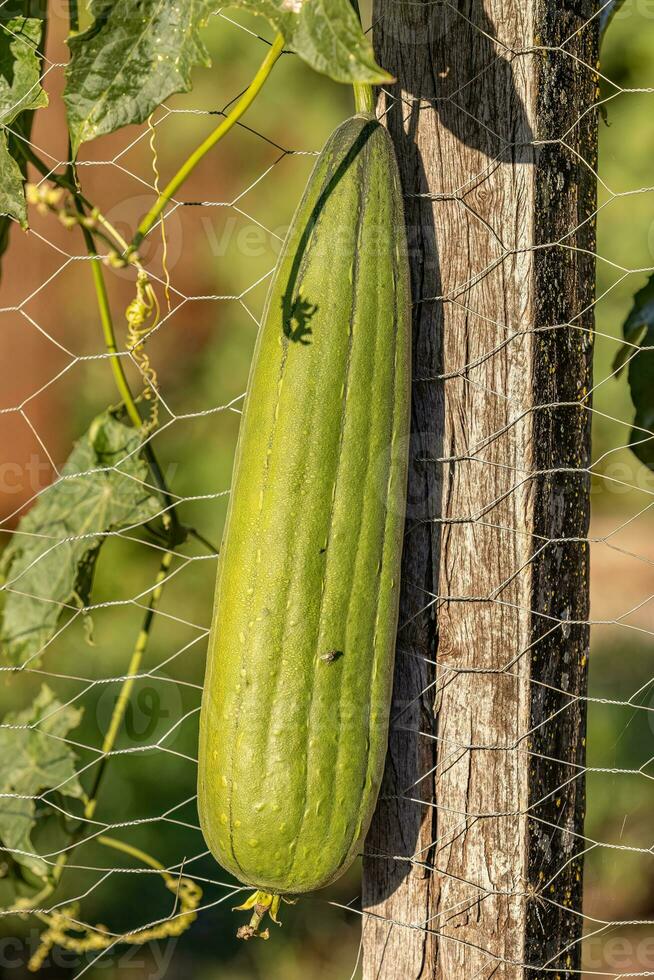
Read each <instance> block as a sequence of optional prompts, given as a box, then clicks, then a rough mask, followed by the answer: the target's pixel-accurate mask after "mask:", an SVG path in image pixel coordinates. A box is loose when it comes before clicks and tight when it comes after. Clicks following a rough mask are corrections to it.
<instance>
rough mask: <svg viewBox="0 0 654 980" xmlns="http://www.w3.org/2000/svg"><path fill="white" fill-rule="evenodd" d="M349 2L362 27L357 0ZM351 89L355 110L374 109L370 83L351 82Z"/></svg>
mask: <svg viewBox="0 0 654 980" xmlns="http://www.w3.org/2000/svg"><path fill="white" fill-rule="evenodd" d="M350 3H351V4H352V6H353V7H354V12H355V14H356V15H357V17H358V18H359V23H360V24H361V26H362V28H363V24H362V22H361V10H360V8H359V0H350ZM352 89H353V91H354V107H355V109H356V111H357V112H374V111H375V98H374V95H373V91H372V85H368V84H367V83H366V82H353V83H352Z"/></svg>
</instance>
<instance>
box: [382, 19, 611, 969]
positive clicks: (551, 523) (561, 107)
mask: <svg viewBox="0 0 654 980" xmlns="http://www.w3.org/2000/svg"><path fill="white" fill-rule="evenodd" d="M594 13H595V4H593V3H591V2H590V0H580V2H577V3H574V4H573V3H572V2H571V0H564V2H562V3H556V4H555V3H554V2H553V0H527V2H526V3H524V4H515V3H509V2H508V0H484V3H483V4H482V3H479V4H473V3H471V2H470V0H465V2H457V0H453V2H443V3H430V2H422V3H420V2H418V3H416V2H411V3H403V2H402V0H399V2H397V3H388V2H387V0H377V3H376V10H375V18H374V20H375V32H376V33H375V45H376V48H377V53H378V57H379V60H380V62H381V63H382V64H383V65H384V67H386V68H387V69H388V70H389V71H391V72H393V73H394V74H395V75H396V76H397V78H398V84H397V85H395V86H394V87H393V88H392V89H390V90H389V93H386V94H382V96H381V99H380V108H381V110H382V111H383V112H384V113H385V119H386V121H387V123H388V126H389V129H390V131H391V133H392V135H393V138H394V140H395V142H396V145H397V149H398V156H399V160H400V168H401V171H402V177H403V182H404V189H405V193H406V201H407V224H408V231H409V239H410V244H411V250H412V254H411V258H412V270H413V289H414V300H415V302H416V307H415V317H414V406H413V425H414V439H413V443H412V456H413V465H412V471H411V477H410V487H409V506H408V519H407V534H406V542H405V557H404V566H403V585H402V608H401V614H400V630H399V635H398V657H397V668H396V679H395V695H394V706H393V721H392V725H393V730H392V734H391V741H390V747H389V756H388V762H387V771H386V776H385V780H384V785H383V787H382V792H381V798H380V803H379V806H378V810H377V814H376V816H375V820H374V822H373V826H372V828H371V831H370V834H369V836H368V840H367V842H366V854H365V857H364V892H363V905H364V912H365V913H366V915H365V918H364V977H365V980H373V978H374V980H400V978H401V980H423V978H432V977H433V978H436V977H438V978H439V980H468V978H470V980H472V978H473V977H477V978H489V977H491V976H493V977H496V978H499V977H502V978H506V980H509V978H510V980H514V978H515V980H518V978H529V980H536V978H537V977H542V976H543V975H549V974H550V971H552V975H555V974H558V975H559V976H560V977H562V978H563V977H566V978H568V977H570V978H572V977H573V976H575V975H576V974H577V972H578V971H579V968H580V947H581V943H580V936H581V926H582V917H581V883H582V867H581V864H582V862H581V852H582V851H583V849H584V840H583V807H584V770H583V765H584V741H583V733H584V724H585V718H584V710H583V709H584V702H583V700H581V701H580V700H579V697H580V696H582V697H583V695H584V693H585V683H586V662H587V650H588V625H587V620H588V575H587V543H586V541H585V540H584V539H585V538H586V537H587V530H588V516H589V478H588V466H589V461H590V455H589V454H590V411H589V408H590V405H589V403H588V392H589V391H590V389H591V386H592V380H591V356H592V326H593V316H592V309H593V301H594V254H593V253H594V250H595V242H594V221H593V215H594V211H595V177H594V170H595V155H596V126H597V116H596V112H595V111H594V110H593V105H594V101H595V98H596V81H597V80H596V76H595V69H596V63H597V44H598V23H597V19H594V20H591V18H592V17H593V14H594ZM586 250H587V251H586ZM579 539H581V540H579ZM543 971H546V973H545V974H544V973H543Z"/></svg>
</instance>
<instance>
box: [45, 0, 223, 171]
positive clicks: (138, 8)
mask: <svg viewBox="0 0 654 980" xmlns="http://www.w3.org/2000/svg"><path fill="white" fill-rule="evenodd" d="M218 6H219V5H218V4H217V3H216V2H215V0H182V2H175V3H173V2H171V0H94V2H93V3H92V4H91V13H92V14H93V16H94V18H95V20H94V22H93V24H92V25H91V27H90V28H89V29H88V30H87V31H84V32H83V33H82V34H76V35H73V36H72V37H71V38H70V39H69V41H68V44H69V46H70V51H71V60H70V64H69V66H68V68H67V70H66V76H67V78H66V90H65V93H64V101H65V103H66V106H67V109H68V125H69V128H70V133H71V139H72V145H73V152H74V153H75V154H77V151H78V150H79V147H80V146H81V144H82V143H84V142H86V141H87V140H91V139H94V138H95V137H96V136H102V135H105V134H107V133H113V132H114V131H115V130H117V129H120V127H121V126H127V125H130V124H131V123H141V122H143V121H144V120H145V119H147V117H148V116H149V115H150V113H151V112H152V111H153V110H154V109H156V107H157V106H158V105H160V104H161V103H162V102H164V101H165V100H166V99H167V98H168V97H169V96H171V95H173V94H174V93H175V92H187V91H188V90H189V89H190V88H191V69H192V68H193V67H195V66H196V65H202V66H204V67H208V66H209V65H210V60H209V55H208V52H207V50H206V48H205V46H204V44H203V43H202V41H201V39H200V28H201V27H203V26H204V25H205V24H206V21H207V18H208V17H209V15H210V14H211V13H212V12H213V11H215V10H216V9H217V8H218Z"/></svg>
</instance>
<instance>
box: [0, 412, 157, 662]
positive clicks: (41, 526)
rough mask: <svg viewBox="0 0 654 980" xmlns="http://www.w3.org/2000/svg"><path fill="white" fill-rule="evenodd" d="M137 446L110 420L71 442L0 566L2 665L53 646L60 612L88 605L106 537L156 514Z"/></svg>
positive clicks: (132, 435) (134, 437) (135, 436)
mask: <svg viewBox="0 0 654 980" xmlns="http://www.w3.org/2000/svg"><path fill="white" fill-rule="evenodd" d="M139 445H140V436H139V433H138V432H137V431H136V430H135V429H133V428H130V427H128V426H126V425H123V423H122V422H120V421H119V420H118V419H117V418H116V417H115V416H114V415H112V414H110V413H105V414H103V415H101V416H99V417H98V418H97V419H96V420H95V422H94V423H93V425H92V426H91V428H90V429H89V431H88V432H87V433H86V435H84V436H83V437H82V439H80V440H79V442H78V443H76V445H75V447H74V449H73V452H72V454H71V456H70V457H69V459H68V461H67V463H66V465H65V466H64V469H63V470H62V477H61V479H59V480H57V481H56V482H55V483H53V484H52V486H50V487H48V489H47V490H44V491H43V492H42V494H41V495H40V497H39V499H38V501H37V502H36V504H35V506H34V507H33V508H32V509H31V510H30V511H29V512H28V514H27V515H26V516H25V517H24V518H23V519H22V520H21V521H20V523H19V525H18V528H17V530H16V532H15V534H14V536H13V538H12V540H11V543H10V544H9V545H8V547H7V549H6V551H5V553H4V554H3V556H2V564H1V566H0V570H1V571H2V575H3V578H4V580H5V584H4V585H3V590H4V593H5V603H4V611H3V616H2V628H1V630H0V643H1V652H2V656H3V658H4V659H5V661H6V662H8V663H10V664H15V665H19V664H22V663H24V662H25V661H26V660H30V664H31V665H32V666H34V664H35V662H36V660H35V659H31V658H35V657H36V655H38V654H40V653H41V652H42V651H43V648H44V647H45V645H46V644H47V643H48V641H49V640H50V639H52V637H53V636H54V634H55V633H56V631H57V626H58V623H59V619H60V617H61V614H62V612H64V609H65V608H68V609H70V608H71V607H72V608H75V607H79V606H80V605H84V604H86V603H87V602H88V599H89V594H90V590H91V584H92V580H93V572H94V568H95V563H96V560H97V557H98V552H99V550H100V547H101V545H102V543H103V541H104V540H105V539H104V535H105V534H106V533H107V532H108V531H118V530H121V529H123V528H126V527H131V526H134V525H140V524H142V523H144V522H145V521H147V520H150V519H151V518H152V517H154V516H155V514H157V513H158V512H159V510H160V509H161V503H160V501H159V500H158V499H157V497H156V496H154V495H153V493H152V491H151V490H150V489H148V487H146V486H144V481H146V480H147V478H148V467H147V464H146V463H145V461H144V460H143V458H142V456H141V454H140V453H139V451H138V450H139ZM114 467H115V468H114ZM93 471H95V472H93Z"/></svg>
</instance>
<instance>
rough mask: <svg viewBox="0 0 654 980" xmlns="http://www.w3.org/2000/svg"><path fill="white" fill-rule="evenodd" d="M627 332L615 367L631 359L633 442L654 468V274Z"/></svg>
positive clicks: (626, 326) (638, 296)
mask: <svg viewBox="0 0 654 980" xmlns="http://www.w3.org/2000/svg"><path fill="white" fill-rule="evenodd" d="M623 332H624V338H625V341H626V343H625V344H624V345H623V347H622V348H621V349H620V351H619V352H618V355H617V357H616V359H615V362H614V365H613V367H614V370H616V371H619V370H621V369H622V367H624V365H625V364H626V363H627V361H628V362H629V387H630V388H631V398H632V401H633V403H634V406H635V409H636V417H635V419H634V428H633V430H632V433H631V439H630V445H631V448H632V450H633V451H634V453H635V454H636V456H638V458H639V459H640V461H641V462H642V463H644V464H645V466H648V467H649V468H650V469H651V470H654V276H652V277H651V278H650V280H649V282H648V283H647V285H646V286H644V287H643V288H642V289H641V290H640V292H638V293H636V295H635V297H634V305H633V308H632V310H631V313H630V314H629V316H628V317H627V319H626V321H625V324H624V327H623ZM638 345H640V349H639V350H637V349H636V348H637V347H638Z"/></svg>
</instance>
